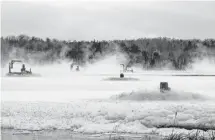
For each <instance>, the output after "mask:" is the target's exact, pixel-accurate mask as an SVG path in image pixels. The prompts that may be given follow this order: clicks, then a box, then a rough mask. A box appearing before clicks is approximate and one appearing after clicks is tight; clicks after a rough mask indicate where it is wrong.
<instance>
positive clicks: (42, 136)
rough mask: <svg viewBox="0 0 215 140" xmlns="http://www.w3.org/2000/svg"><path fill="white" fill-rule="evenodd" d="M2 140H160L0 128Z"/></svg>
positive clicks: (144, 135) (156, 138) (156, 139)
mask: <svg viewBox="0 0 215 140" xmlns="http://www.w3.org/2000/svg"><path fill="white" fill-rule="evenodd" d="M1 135H2V136H1V138H2V140H53V139H60V140H72V139H74V140H86V139H87V140H114V139H123V140H140V139H143V138H145V139H147V138H148V139H153V140H161V136H158V135H156V134H154V135H153V134H139V133H137V134H133V133H94V134H93V133H79V132H74V131H71V130H41V131H29V130H15V129H4V128H1Z"/></svg>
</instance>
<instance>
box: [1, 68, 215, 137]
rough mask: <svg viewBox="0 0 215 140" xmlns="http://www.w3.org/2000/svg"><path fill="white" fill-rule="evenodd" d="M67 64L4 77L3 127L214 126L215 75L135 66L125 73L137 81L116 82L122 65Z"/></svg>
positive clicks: (125, 129) (150, 129)
mask: <svg viewBox="0 0 215 140" xmlns="http://www.w3.org/2000/svg"><path fill="white" fill-rule="evenodd" d="M64 66H65V65H59V66H47V67H43V68H39V67H38V68H36V67H35V68H34V69H33V71H37V72H40V74H41V75H42V77H1V82H2V83H1V98H2V110H1V113H2V128H5V129H6V128H10V129H22V130H44V129H45V130H46V129H48V130H53V129H65V130H68V129H69V130H73V131H74V132H86V133H111V132H119V133H120V132H121V133H156V134H160V135H168V134H170V133H172V131H173V128H157V127H159V126H165V125H166V126H170V125H176V126H177V125H178V126H193V127H198V126H207V127H210V128H213V129H215V86H214V83H215V77H178V76H177V77H175V76H168V75H171V74H173V73H177V74H185V73H188V72H173V71H150V72H146V71H145V72H144V71H136V73H133V74H132V73H128V74H125V77H132V78H137V79H138V80H136V81H117V80H105V79H107V78H111V77H112V78H113V77H119V69H118V67H117V66H116V67H109V66H106V67H105V64H104V66H102V68H100V69H103V70H102V71H100V72H98V71H97V72H96V68H95V67H92V68H88V69H86V70H83V71H82V72H79V73H77V72H71V71H70V70H69V67H68V68H66V67H64ZM108 68H109V69H108ZM62 69H63V70H62ZM107 69H108V70H107ZM105 70H106V71H105ZM116 71H117V72H116ZM3 72H4V70H3ZM190 73H192V72H190ZM163 75H167V76H163ZM161 81H165V82H168V83H169V86H170V88H171V91H170V92H169V93H160V90H159V85H160V82H161ZM174 131H175V132H187V133H188V132H190V130H185V129H179V128H176V129H174Z"/></svg>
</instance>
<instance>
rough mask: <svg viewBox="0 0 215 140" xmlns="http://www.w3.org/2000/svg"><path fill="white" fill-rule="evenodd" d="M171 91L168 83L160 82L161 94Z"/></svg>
mask: <svg viewBox="0 0 215 140" xmlns="http://www.w3.org/2000/svg"><path fill="white" fill-rule="evenodd" d="M165 91H170V88H169V87H168V82H160V92H165Z"/></svg>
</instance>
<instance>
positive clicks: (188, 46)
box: [1, 35, 215, 70]
mask: <svg viewBox="0 0 215 140" xmlns="http://www.w3.org/2000/svg"><path fill="white" fill-rule="evenodd" d="M116 52H120V53H123V54H125V55H126V56H127V64H126V65H130V66H132V65H137V64H138V65H140V66H142V67H144V68H162V67H163V66H164V65H166V64H170V65H171V66H172V67H173V68H174V69H178V70H182V69H185V68H186V67H187V66H188V65H189V64H191V63H193V60H194V59H196V58H198V59H201V58H203V57H215V39H205V40H198V39H192V40H181V39H170V38H141V39H136V40H113V41H96V40H93V41H65V40H63V41H62V40H57V39H50V38H46V39H45V40H44V39H41V38H38V37H29V36H26V35H19V36H7V37H1V64H2V66H4V65H5V64H6V63H7V62H8V61H9V60H10V59H13V58H19V59H24V60H25V61H28V62H34V63H38V64H45V63H55V62H57V61H59V60H69V61H70V60H72V61H74V62H76V63H78V64H80V65H84V64H86V63H94V62H96V61H97V60H98V59H100V58H102V57H104V56H106V55H108V54H113V53H116Z"/></svg>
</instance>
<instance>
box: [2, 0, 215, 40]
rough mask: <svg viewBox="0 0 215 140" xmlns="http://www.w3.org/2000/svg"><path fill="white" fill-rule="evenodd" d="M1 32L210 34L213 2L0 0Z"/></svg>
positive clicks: (101, 36)
mask: <svg viewBox="0 0 215 140" xmlns="http://www.w3.org/2000/svg"><path fill="white" fill-rule="evenodd" d="M1 7H2V8H1V10H2V11H1V24H2V26H1V34H2V36H7V35H19V34H26V35H29V36H37V37H42V38H46V37H50V38H57V39H65V40H93V39H97V40H111V39H131V38H144V37H160V36H161V37H174V38H182V39H188V38H189V39H192V38H199V39H205V38H215V2H192V1H190V2H173V1H172V2H170V1H169V2H159V1H157V2H156V1H153V2H147V1H117V2H116V1H115V2H114V1H109V2H108V1H100V2H98V1H97V2H96V1H79V2H78V1H72V2H68V1H67V2H66V1H64V2H60V1H58V2H57V1H55V2H53V1H52V2H51V1H46V2H42V1H39V2H33V1H32V2H23V1H22V2H3V3H2V5H1Z"/></svg>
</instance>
